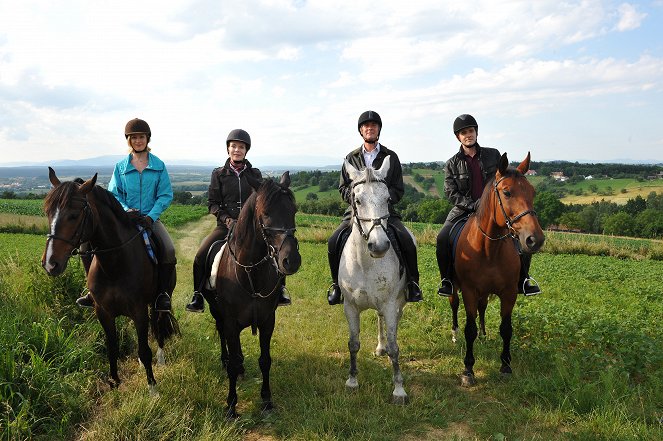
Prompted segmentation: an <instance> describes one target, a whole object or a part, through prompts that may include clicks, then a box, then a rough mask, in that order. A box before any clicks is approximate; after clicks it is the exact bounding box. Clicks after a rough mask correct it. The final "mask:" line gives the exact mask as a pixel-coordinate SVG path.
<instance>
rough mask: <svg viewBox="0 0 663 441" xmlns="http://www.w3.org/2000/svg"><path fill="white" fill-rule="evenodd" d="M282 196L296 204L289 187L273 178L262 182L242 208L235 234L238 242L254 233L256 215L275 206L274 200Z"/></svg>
mask: <svg viewBox="0 0 663 441" xmlns="http://www.w3.org/2000/svg"><path fill="white" fill-rule="evenodd" d="M280 195H285V196H286V197H287V198H288V199H289V200H290V202H292V203H293V204H294V203H295V195H294V194H293V192H292V190H290V189H289V188H288V187H282V186H281V185H280V184H278V183H277V182H276V181H274V180H273V179H271V178H269V179H265V180H264V181H262V183H261V184H260V186H259V187H258V188H257V189H256V190H255V191H253V192H252V193H251V195H250V196H249V198H248V199H247V200H246V202H244V205H243V206H242V210H241V211H240V213H239V217H238V218H237V223H236V224H235V230H234V233H233V234H234V235H235V238H236V240H238V241H242V240H243V238H244V237H246V236H247V235H248V234H249V233H251V232H252V229H253V223H254V220H255V216H254V215H255V213H258V212H260V213H262V212H264V211H265V210H266V209H267V207H269V206H271V205H273V204H274V200H275V199H276V198H277V197H279V196H280Z"/></svg>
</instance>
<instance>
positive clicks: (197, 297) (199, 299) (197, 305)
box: [186, 291, 205, 312]
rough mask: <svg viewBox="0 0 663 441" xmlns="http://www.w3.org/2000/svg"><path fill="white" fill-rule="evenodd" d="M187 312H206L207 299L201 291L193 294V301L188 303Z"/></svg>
mask: <svg viewBox="0 0 663 441" xmlns="http://www.w3.org/2000/svg"><path fill="white" fill-rule="evenodd" d="M186 310H187V311H189V312H203V311H205V298H204V297H203V295H202V294H201V293H200V292H199V291H194V292H193V297H191V301H190V302H189V303H187V305H186Z"/></svg>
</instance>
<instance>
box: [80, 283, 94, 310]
mask: <svg viewBox="0 0 663 441" xmlns="http://www.w3.org/2000/svg"><path fill="white" fill-rule="evenodd" d="M76 304H77V305H78V306H80V307H81V308H89V309H92V308H94V299H92V298H91V297H90V290H89V289H87V286H86V287H85V288H83V291H81V294H80V295H79V296H78V298H77V299H76Z"/></svg>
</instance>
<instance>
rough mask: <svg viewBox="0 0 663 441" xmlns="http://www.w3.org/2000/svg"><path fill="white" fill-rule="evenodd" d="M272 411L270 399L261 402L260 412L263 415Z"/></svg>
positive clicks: (272, 405)
mask: <svg viewBox="0 0 663 441" xmlns="http://www.w3.org/2000/svg"><path fill="white" fill-rule="evenodd" d="M273 411H274V404H273V403H272V402H271V401H267V402H265V403H262V408H261V409H260V412H261V413H263V414H264V415H269V414H271V413H272V412H273Z"/></svg>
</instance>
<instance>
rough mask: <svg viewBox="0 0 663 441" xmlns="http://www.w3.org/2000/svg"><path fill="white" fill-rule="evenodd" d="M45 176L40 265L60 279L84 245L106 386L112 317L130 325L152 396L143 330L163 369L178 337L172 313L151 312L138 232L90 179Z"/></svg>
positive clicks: (113, 365) (113, 338) (116, 380)
mask: <svg viewBox="0 0 663 441" xmlns="http://www.w3.org/2000/svg"><path fill="white" fill-rule="evenodd" d="M48 171H49V173H48V177H49V179H50V181H51V183H52V184H53V188H52V189H51V191H50V192H49V193H48V195H47V196H46V199H45V201H44V211H45V212H46V214H47V216H48V222H49V225H50V232H49V234H48V236H47V237H48V239H47V240H46V249H45V250H44V254H43V256H42V262H41V264H42V266H43V267H44V269H45V270H46V272H47V273H48V274H49V275H50V276H57V275H60V274H62V273H63V272H64V270H65V269H66V267H67V262H68V261H69V258H70V257H71V256H72V255H76V254H79V253H85V252H81V251H80V249H79V248H80V246H81V244H83V243H85V242H89V244H90V246H91V251H89V252H88V253H89V254H91V255H93V258H92V263H91V265H90V269H89V272H88V274H87V286H88V289H89V290H90V294H91V295H92V298H93V299H94V303H95V308H94V310H95V313H96V316H97V319H98V320H99V323H101V326H102V328H103V329H104V333H105V335H106V348H107V350H108V361H109V363H110V376H111V380H110V384H111V386H112V387H117V386H118V385H119V384H120V377H119V376H118V373H117V358H118V355H119V345H118V336H117V328H116V326H115V318H116V317H118V316H121V315H123V316H126V317H129V318H130V319H131V320H132V321H133V322H134V325H135V326H136V332H137V334H138V357H139V359H140V361H141V363H142V364H143V366H144V367H145V373H146V375H147V384H148V386H149V389H150V392H151V393H155V392H156V380H155V379H154V374H153V373H152V350H151V349H150V346H149V344H148V328H149V329H151V331H152V334H153V335H154V336H155V338H156V340H157V343H158V345H159V349H158V350H157V361H158V362H159V364H163V363H164V362H165V359H164V355H163V346H164V342H165V340H167V339H168V338H170V337H171V336H172V335H174V334H176V333H177V332H178V326H177V321H176V320H175V318H174V317H173V316H172V314H170V313H169V312H157V311H155V310H154V301H155V299H156V296H157V270H156V265H155V264H153V263H152V261H151V260H150V257H149V256H148V253H147V251H146V249H145V244H144V242H143V238H142V231H139V230H137V228H136V226H135V225H134V223H133V221H132V220H131V218H130V217H129V215H128V214H127V213H126V212H125V211H124V209H123V208H122V205H120V203H119V202H118V201H117V200H116V199H115V197H114V196H113V195H112V194H111V193H110V192H108V191H107V190H105V189H103V188H101V187H99V186H97V185H95V184H96V182H97V175H96V174H95V175H94V177H92V178H91V179H89V180H87V181H85V182H83V183H82V184H79V183H77V182H71V181H68V182H60V180H59V179H58V177H57V176H56V175H55V171H54V170H53V169H52V168H50V167H49V168H48ZM173 279H174V278H173ZM172 284H173V286H172V287H171V288H174V286H175V280H173V281H172ZM171 292H172V289H171ZM148 308H149V311H148Z"/></svg>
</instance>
